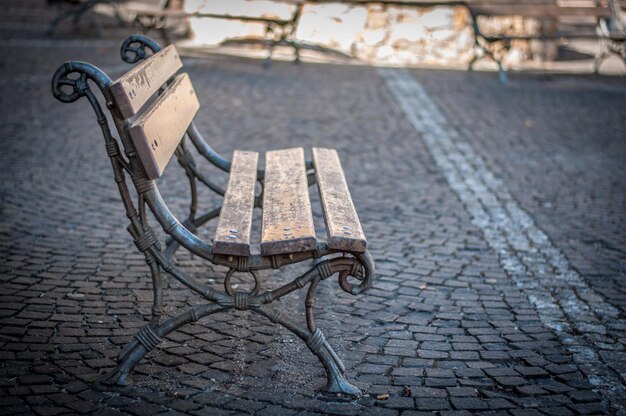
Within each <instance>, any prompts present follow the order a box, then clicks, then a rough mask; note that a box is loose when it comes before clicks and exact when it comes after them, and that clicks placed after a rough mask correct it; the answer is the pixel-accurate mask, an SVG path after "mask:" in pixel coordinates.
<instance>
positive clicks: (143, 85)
mask: <svg viewBox="0 0 626 416" xmlns="http://www.w3.org/2000/svg"><path fill="white" fill-rule="evenodd" d="M182 66H183V63H182V62H181V60H180V57H179V56H178V52H177V51H176V48H175V47H174V45H170V46H168V47H167V48H164V49H162V50H161V51H159V52H158V53H155V54H154V55H153V56H151V57H150V58H148V59H146V60H145V61H142V62H141V63H140V64H138V65H137V66H135V67H134V68H133V69H131V70H130V71H128V72H127V73H126V74H124V75H122V76H121V77H120V78H119V79H118V80H117V81H115V82H114V83H113V84H112V85H111V93H112V95H113V100H114V101H115V104H116V105H117V107H118V108H119V110H120V115H121V116H122V117H123V118H130V117H132V116H134V115H135V114H137V112H138V111H139V109H140V108H141V107H143V105H144V104H145V103H146V102H147V101H148V99H150V97H151V96H152V95H153V94H154V93H155V92H157V90H158V89H159V88H160V87H161V86H162V85H163V84H164V83H165V81H167V80H168V79H169V78H170V77H171V76H172V75H174V74H175V73H176V71H178V70H179V69H180V68H181V67H182Z"/></svg>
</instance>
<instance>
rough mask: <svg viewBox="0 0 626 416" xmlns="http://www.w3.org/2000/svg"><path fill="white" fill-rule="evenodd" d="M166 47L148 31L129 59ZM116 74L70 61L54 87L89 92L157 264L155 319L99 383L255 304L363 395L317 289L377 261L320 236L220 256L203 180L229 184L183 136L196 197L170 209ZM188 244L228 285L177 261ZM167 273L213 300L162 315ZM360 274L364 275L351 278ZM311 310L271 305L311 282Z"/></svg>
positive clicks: (111, 381)
mask: <svg viewBox="0 0 626 416" xmlns="http://www.w3.org/2000/svg"><path fill="white" fill-rule="evenodd" d="M159 50H160V46H159V45H158V43H156V42H155V41H153V40H151V39H150V38H147V37H145V36H131V37H129V38H128V39H127V40H126V41H125V42H124V43H123V45H122V49H121V53H122V58H123V59H124V61H126V62H128V63H136V62H139V61H140V60H142V59H145V58H147V57H148V56H149V52H151V53H152V54H154V53H156V52H157V51H159ZM90 81H91V82H92V83H93V84H95V85H96V86H97V87H98V89H99V90H100V92H101V94H102V95H103V97H104V100H105V102H106V106H107V108H108V109H109V110H110V112H111V116H112V120H113V122H114V124H115V126H116V128H117V131H118V134H119V137H120V139H119V142H121V144H122V146H123V149H124V151H123V152H122V151H121V149H120V146H119V144H118V139H116V138H115V137H114V136H113V133H112V132H111V129H110V126H109V122H108V121H107V117H106V116H105V113H104V111H103V109H102V107H101V105H100V102H99V100H98V98H97V97H96V95H95V93H94V91H92V90H91V87H90ZM111 85H112V81H111V79H110V78H109V77H108V76H107V75H106V74H105V73H104V72H102V71H101V70H99V69H98V68H96V67H95V66H93V65H91V64H88V63H84V62H73V61H72V62H66V63H65V64H63V65H62V66H61V67H60V68H59V69H58V70H57V72H56V73H55V74H54V76H53V79H52V92H53V95H54V97H55V98H57V99H58V100H60V101H62V102H64V103H71V102H74V101H76V100H78V99H80V98H81V97H86V98H87V100H88V101H89V103H90V104H91V106H92V108H93V110H94V111H95V113H96V117H97V120H98V124H99V125H100V128H101V130H102V134H103V136H104V141H105V148H106V152H107V155H108V156H109V158H110V161H111V167H112V168H113V174H114V178H115V182H116V184H117V186H118V190H119V192H120V195H121V199H122V203H123V205H124V208H125V211H126V215H127V217H128V218H129V220H130V225H129V226H128V231H129V233H130V234H131V235H132V237H133V239H134V242H135V245H136V246H137V248H138V250H139V251H140V252H142V253H143V254H144V256H145V260H146V263H147V265H148V267H149V269H150V272H151V276H152V286H153V305H152V318H151V320H150V322H149V323H148V324H147V325H145V326H144V327H142V328H141V329H140V330H139V331H138V333H137V334H136V335H135V337H134V338H133V339H132V341H130V343H129V344H128V345H127V346H126V347H125V348H124V349H123V350H122V351H121V352H120V353H119V355H118V357H117V359H118V362H119V365H118V366H117V367H116V368H115V369H113V370H112V371H111V372H109V373H108V374H106V375H104V376H103V377H102V378H100V379H99V380H97V382H96V387H98V388H103V389H111V388H116V387H123V386H126V385H127V384H129V383H130V381H131V380H130V375H131V372H132V370H133V368H134V367H135V366H136V365H137V364H138V363H139V361H140V360H141V359H142V358H143V357H144V356H145V355H146V353H147V352H148V351H150V350H152V349H154V348H155V347H156V346H157V345H158V344H159V343H160V342H161V340H162V339H163V338H164V337H166V336H167V335H168V334H169V333H171V332H172V331H175V330H176V329H178V328H181V327H183V326H185V325H187V324H190V323H193V322H195V321H197V320H199V319H201V318H204V317H206V316H209V315H211V314H214V313H217V312H223V311H228V310H233V309H236V310H248V311H252V312H255V313H257V314H259V315H262V316H265V317H266V318H268V319H269V320H270V321H272V322H274V323H277V324H279V325H282V326H283V327H285V328H287V329H288V330H289V331H291V332H293V333H294V334H295V335H296V336H298V337H299V338H300V339H302V340H303V341H304V342H305V344H306V345H307V346H308V347H309V349H310V350H311V351H312V352H313V353H314V354H315V355H316V356H317V357H318V358H319V360H320V361H321V362H322V364H323V365H324V368H325V369H326V375H327V384H326V387H325V390H326V391H328V392H331V393H344V394H350V395H358V394H360V391H359V389H358V388H357V387H355V386H354V385H352V384H351V383H350V382H349V381H348V380H347V377H346V373H345V366H344V365H343V363H342V362H341V360H340V359H339V357H338V356H337V354H336V353H335V351H334V350H333V349H332V348H331V346H330V345H329V343H328V342H327V341H326V339H325V337H324V334H323V333H322V331H321V330H320V328H319V327H318V326H317V325H316V323H315V318H314V313H313V307H314V297H315V291H316V289H317V288H318V285H319V284H320V282H321V281H322V280H325V279H327V278H328V277H330V276H332V275H334V274H338V281H339V286H340V287H341V288H342V289H343V290H344V291H346V292H348V293H350V294H353V295H358V294H360V293H362V292H363V291H364V290H366V289H367V288H369V287H370V286H371V285H372V281H373V279H374V260H373V258H372V256H371V254H370V253H369V251H365V252H362V253H355V252H346V251H343V250H336V249H331V248H329V244H328V242H326V241H321V240H317V243H316V249H315V250H310V251H302V252H295V253H285V254H277V255H271V256H262V255H260V254H251V255H249V256H230V255H219V254H215V253H214V252H213V246H212V245H211V244H208V243H206V242H204V241H202V240H200V239H199V238H198V237H197V236H196V235H195V231H196V229H197V227H200V226H202V225H203V224H205V223H207V222H208V221H210V220H212V219H215V218H217V217H218V216H219V215H220V209H221V207H218V208H215V209H213V210H211V211H209V212H206V213H204V214H202V215H198V213H197V208H198V198H197V186H198V182H200V183H202V184H204V185H205V186H207V187H208V188H210V189H211V190H213V191H214V192H215V193H217V194H218V195H222V196H223V195H224V194H225V190H224V189H222V188H221V187H219V186H218V185H216V184H215V183H213V182H212V181H211V180H210V179H209V178H208V177H206V176H205V174H203V173H202V171H201V170H200V169H199V167H198V166H197V165H196V163H195V161H194V157H193V155H192V153H191V152H190V149H189V148H188V143H187V140H186V137H183V139H182V140H181V142H180V144H179V146H178V148H177V149H176V151H175V155H176V157H177V160H178V163H179V164H180V165H181V166H182V167H183V169H184V171H185V173H186V175H187V177H188V179H189V184H190V190H191V201H190V205H189V215H188V216H187V218H186V219H185V220H184V221H182V222H180V221H179V220H178V219H177V218H175V217H174V215H173V214H172V213H171V211H170V210H169V209H168V207H167V205H166V203H165V202H164V200H163V198H162V197H161V194H160V192H159V190H158V188H157V184H156V183H155V181H154V180H149V179H148V178H147V175H146V172H145V170H144V168H143V166H142V164H141V161H140V160H139V158H138V154H137V151H136V149H135V148H134V146H133V142H132V140H131V138H130V137H129V134H128V129H127V128H126V127H127V126H125V125H124V120H123V119H122V118H121V116H120V114H119V111H118V108H116V106H115V105H114V100H113V97H112V93H111V90H110V87H111ZM186 136H187V137H188V138H189V139H190V141H191V143H192V144H193V146H194V147H195V148H196V149H197V151H198V153H199V154H200V155H202V156H203V157H204V158H205V159H206V160H207V161H209V162H210V163H212V164H213V165H215V166H217V167H218V168H219V169H221V170H223V171H225V172H229V171H230V168H231V162H230V161H228V160H226V159H224V158H223V157H221V156H220V155H219V154H217V153H216V152H215V151H214V150H213V149H212V148H211V147H210V146H209V145H208V144H207V143H206V141H205V140H204V139H203V138H202V136H201V135H200V133H199V132H198V130H197V128H196V126H195V125H194V124H193V122H192V123H191V125H190V126H189V128H188V129H187V132H186ZM306 165H307V169H308V175H309V176H308V178H309V183H311V182H314V180H315V179H314V176H311V175H312V173H311V170H312V169H313V164H312V162H307V164H306ZM127 177H130V179H131V182H132V184H133V185H134V188H135V190H136V193H137V204H136V205H135V202H134V198H133V196H132V194H131V191H130V189H129V185H128V180H127ZM263 177H264V171H263V170H260V169H259V170H258V172H257V180H258V181H259V182H260V183H261V185H263ZM261 203H262V202H261V201H260V200H259V199H258V198H257V200H256V201H255V205H256V206H257V207H260V204H261ZM148 210H149V211H151V213H152V216H153V217H154V218H155V219H156V220H157V221H158V223H160V225H161V227H162V229H163V231H164V232H165V233H166V234H167V240H166V244H165V246H164V247H162V246H161V244H160V243H159V239H158V237H157V233H156V232H155V230H154V229H153V228H152V227H151V225H150V223H149V220H148V218H149V215H148ZM181 246H182V247H183V248H185V249H187V250H188V251H189V252H191V253H193V254H194V255H196V256H198V257H200V258H202V259H204V260H207V261H208V262H210V263H212V264H214V265H221V266H225V267H227V268H228V272H227V273H226V275H225V277H224V291H219V290H215V289H213V288H211V287H209V286H206V285H204V284H202V283H200V282H198V281H197V280H195V279H194V278H193V277H192V276H190V275H189V274H187V273H186V272H185V271H184V270H182V269H181V268H179V267H178V266H176V265H175V264H174V263H173V262H172V256H173V254H174V253H175V252H176V250H177V249H178V248H179V247H181ZM310 260H315V263H314V265H313V267H311V268H310V269H309V270H308V271H307V272H306V273H304V274H302V275H300V276H298V277H296V278H294V279H293V280H292V281H291V282H290V283H288V284H284V285H282V286H280V287H278V288H276V289H273V290H262V288H261V285H262V283H263V282H262V281H261V280H260V279H259V275H258V273H257V272H258V271H260V270H269V269H279V268H281V267H283V266H286V265H289V264H294V263H299V262H303V261H310ZM162 271H163V272H166V273H167V274H169V275H170V276H172V277H173V278H175V279H176V280H178V281H179V282H180V283H182V284H183V285H185V286H187V287H188V288H189V289H191V290H192V291H193V292H195V293H196V294H198V295H200V296H201V297H202V298H204V299H205V300H206V301H207V302H206V303H205V304H202V305H197V306H194V307H191V308H189V309H187V310H186V311H184V312H182V313H180V314H178V315H176V316H174V317H172V318H170V319H167V320H163V319H162V306H163V276H162V274H161V272H162ZM235 272H241V273H248V274H250V275H251V276H252V278H253V279H254V283H255V286H254V289H253V290H251V291H240V290H235V289H234V288H233V286H232V285H231V280H232V278H233V275H234V273H235ZM349 277H352V278H354V279H356V280H358V281H359V282H358V284H356V282H354V283H351V282H350V281H349V280H348V279H349ZM307 286H308V289H307V294H306V301H305V311H306V324H305V325H301V324H299V323H297V322H294V321H293V320H292V319H290V318H289V317H287V316H284V315H283V314H281V313H280V311H279V310H277V309H274V308H272V307H271V306H270V304H271V303H272V302H274V301H275V300H278V299H280V298H282V297H283V296H286V295H288V294H289V293H291V292H293V291H296V290H298V289H301V288H304V287H307Z"/></svg>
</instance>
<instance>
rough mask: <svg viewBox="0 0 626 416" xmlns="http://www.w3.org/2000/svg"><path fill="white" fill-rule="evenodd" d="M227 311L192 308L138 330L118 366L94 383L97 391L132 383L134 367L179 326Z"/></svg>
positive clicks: (214, 307) (124, 350)
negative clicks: (155, 324)
mask: <svg viewBox="0 0 626 416" xmlns="http://www.w3.org/2000/svg"><path fill="white" fill-rule="evenodd" d="M226 309H228V308H227V307H223V306H220V305H200V306H196V307H193V308H191V309H189V310H187V311H185V312H183V313H181V314H179V315H177V316H175V317H173V318H170V319H168V320H167V321H165V322H163V323H162V324H160V325H158V326H152V325H146V326H144V327H143V328H141V329H140V330H139V332H138V333H137V335H135V338H133V340H132V341H130V342H129V343H128V345H126V347H125V348H124V349H123V350H122V352H120V353H119V355H118V357H117V360H118V362H119V364H118V366H117V367H115V368H114V369H113V370H112V371H110V372H109V373H107V374H105V375H104V376H103V377H101V378H100V379H98V380H96V381H95V382H94V388H96V389H97V390H111V389H115V388H122V387H125V386H128V385H129V384H131V383H132V380H131V378H130V376H131V373H132V371H133V369H134V368H135V366H136V365H137V364H138V363H139V361H141V359H142V358H143V357H144V356H145V355H146V354H147V353H148V351H151V350H152V349H154V348H155V347H156V346H157V345H158V344H159V343H160V342H161V340H162V339H163V337H165V336H167V334H169V333H171V332H173V331H175V330H176V329H178V328H180V327H181V326H184V325H187V324H188V323H191V322H195V321H197V320H198V319H200V318H203V317H205V316H208V315H211V314H214V313H216V312H221V311H224V310H226Z"/></svg>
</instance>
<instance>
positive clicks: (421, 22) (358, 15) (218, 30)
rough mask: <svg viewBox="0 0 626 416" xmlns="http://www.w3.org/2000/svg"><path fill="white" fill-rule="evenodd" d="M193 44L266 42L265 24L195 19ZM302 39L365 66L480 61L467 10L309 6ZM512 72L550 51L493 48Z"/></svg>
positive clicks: (269, 13)
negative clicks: (354, 59) (524, 61)
mask: <svg viewBox="0 0 626 416" xmlns="http://www.w3.org/2000/svg"><path fill="white" fill-rule="evenodd" d="M294 7H295V6H294V5H291V4H287V3H280V2H273V1H270V0H231V1H220V0H186V1H185V4H184V8H185V11H187V12H196V11H199V12H205V13H220V14H230V15H245V16H258V17H261V16H263V17H279V18H284V19H288V18H290V16H291V15H292V13H293V11H294ZM480 22H481V27H483V28H484V29H485V31H486V32H489V31H493V32H495V33H511V34H533V33H538V31H540V30H541V22H538V21H537V20H536V19H524V18H519V17H517V18H513V17H496V18H485V19H483V18H481V21H480ZM190 27H191V32H192V37H193V42H194V43H196V44H198V45H219V44H220V43H221V42H223V41H224V40H227V39H233V38H257V39H263V38H264V36H265V35H264V32H265V28H264V26H263V25H262V24H259V23H250V22H241V21H237V20H224V19H212V18H192V19H190ZM296 39H298V40H299V41H301V42H305V43H311V44H314V45H319V46H323V47H326V48H331V49H334V50H337V51H340V52H343V53H345V54H349V55H351V56H354V57H355V58H358V59H360V60H362V61H365V62H368V63H372V64H384V65H427V66H430V65H433V66H453V67H454V66H457V67H458V66H465V65H467V63H468V62H469V61H470V60H471V58H472V57H473V56H474V35H473V29H472V24H471V18H470V16H469V13H468V11H467V10H466V9H465V8H464V7H460V6H456V7H449V6H437V7H427V8H426V7H413V6H384V5H382V4H380V3H370V4H366V5H358V6H354V5H349V4H342V3H326V4H306V5H305V6H304V8H303V12H302V16H301V18H300V24H299V25H298V29H297V32H296ZM494 49H495V51H496V53H497V54H498V55H499V56H501V57H502V58H503V59H504V62H505V63H506V64H508V65H509V66H512V65H515V64H516V63H519V62H521V61H523V60H528V59H533V58H534V59H536V58H538V57H540V56H541V55H542V54H545V51H544V50H543V49H542V45H541V44H539V45H534V44H533V43H532V42H527V41H516V42H513V44H512V47H511V49H510V50H508V51H507V50H504V47H503V46H502V45H495V48H494Z"/></svg>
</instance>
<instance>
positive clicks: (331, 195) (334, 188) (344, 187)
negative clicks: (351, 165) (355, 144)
mask: <svg viewBox="0 0 626 416" xmlns="http://www.w3.org/2000/svg"><path fill="white" fill-rule="evenodd" d="M313 165H314V167H315V176H316V179H317V184H318V188H319V191H320V199H321V200H322V208H323V209H324V219H325V220H326V233H327V237H328V247H329V248H332V249H336V250H343V251H353V252H357V253H362V252H364V251H365V249H366V248H367V240H366V239H365V234H364V233H363V228H361V222H360V221H359V217H358V216H357V214H356V210H355V209H354V204H353V203H352V198H351V197H350V191H348V184H347V183H346V178H345V177H344V174H343V169H342V168H341V162H339V156H338V155H337V152H336V151H335V150H334V149H321V148H313Z"/></svg>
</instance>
